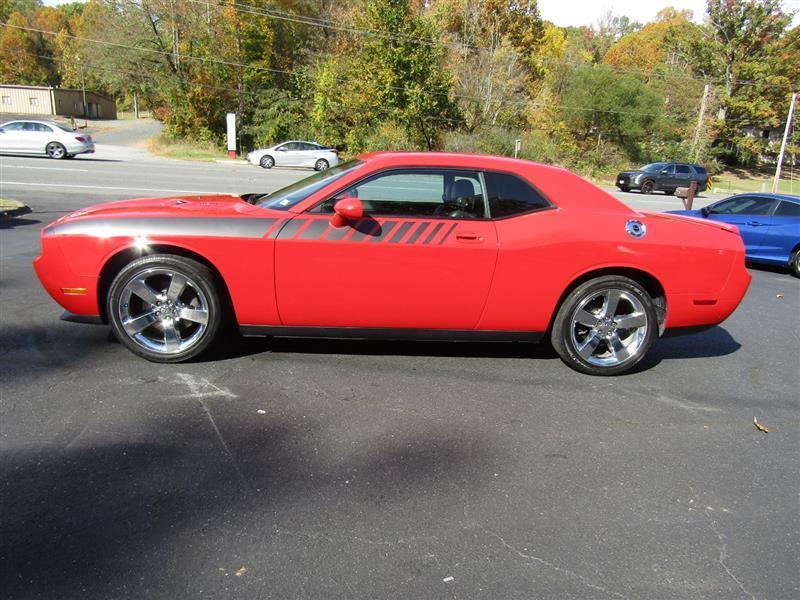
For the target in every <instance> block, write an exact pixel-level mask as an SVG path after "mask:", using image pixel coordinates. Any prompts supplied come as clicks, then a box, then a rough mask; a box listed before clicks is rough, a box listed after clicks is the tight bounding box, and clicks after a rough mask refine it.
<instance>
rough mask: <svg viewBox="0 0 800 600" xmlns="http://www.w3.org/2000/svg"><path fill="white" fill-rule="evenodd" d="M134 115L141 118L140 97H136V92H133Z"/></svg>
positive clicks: (135, 117)
mask: <svg viewBox="0 0 800 600" xmlns="http://www.w3.org/2000/svg"><path fill="white" fill-rule="evenodd" d="M133 115H134V119H138V118H139V99H138V98H137V97H136V92H133Z"/></svg>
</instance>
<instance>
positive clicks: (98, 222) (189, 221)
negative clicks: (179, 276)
mask: <svg viewBox="0 0 800 600" xmlns="http://www.w3.org/2000/svg"><path fill="white" fill-rule="evenodd" d="M276 220H277V219H253V218H240V219H235V218H226V217H190V218H182V217H149V218H128V217H120V218H115V219H81V220H78V221H67V222H66V223H59V224H58V225H55V226H53V232H54V233H55V234H56V235H90V236H94V237H136V236H148V235H169V236H186V237H232V238H261V237H264V235H265V234H266V233H267V231H268V230H269V229H270V227H272V225H274V224H275V221H276Z"/></svg>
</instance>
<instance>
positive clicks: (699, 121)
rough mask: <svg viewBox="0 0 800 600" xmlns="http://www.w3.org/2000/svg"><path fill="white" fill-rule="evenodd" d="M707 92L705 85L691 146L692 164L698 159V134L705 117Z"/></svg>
mask: <svg viewBox="0 0 800 600" xmlns="http://www.w3.org/2000/svg"><path fill="white" fill-rule="evenodd" d="M709 90H711V86H710V85H709V84H706V87H705V88H703V99H702V100H701V101H700V116H699V117H698V118H697V129H695V130H694V144H692V148H693V149H694V152H693V155H694V162H697V161H698V160H699V158H700V133H701V132H702V131H703V119H704V118H705V116H706V104H707V103H708V92H709Z"/></svg>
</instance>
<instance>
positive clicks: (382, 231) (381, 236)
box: [370, 221, 397, 242]
mask: <svg viewBox="0 0 800 600" xmlns="http://www.w3.org/2000/svg"><path fill="white" fill-rule="evenodd" d="M395 225H397V221H384V222H383V223H381V226H380V228H379V229H378V231H377V232H375V235H374V236H373V238H372V239H371V240H370V242H382V241H383V240H385V239H386V238H387V237H389V234H390V233H391V232H392V229H394V226H395Z"/></svg>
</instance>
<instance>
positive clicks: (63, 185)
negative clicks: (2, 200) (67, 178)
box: [0, 181, 233, 195]
mask: <svg viewBox="0 0 800 600" xmlns="http://www.w3.org/2000/svg"><path fill="white" fill-rule="evenodd" d="M4 185H29V186H33V187H54V188H78V189H86V190H117V191H120V190H121V191H125V192H170V193H173V194H231V195H233V194H232V192H214V191H209V190H171V189H167V188H140V187H115V186H103V185H70V184H66V183H31V182H30V181H0V186H4Z"/></svg>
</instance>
